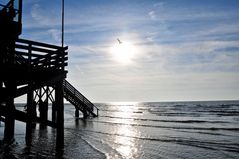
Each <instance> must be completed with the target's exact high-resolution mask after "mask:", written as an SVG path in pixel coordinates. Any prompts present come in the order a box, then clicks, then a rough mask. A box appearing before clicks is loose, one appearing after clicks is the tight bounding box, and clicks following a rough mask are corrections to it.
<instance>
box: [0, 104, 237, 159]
mask: <svg viewBox="0 0 239 159" xmlns="http://www.w3.org/2000/svg"><path fill="white" fill-rule="evenodd" d="M95 105H96V106H97V107H98V108H99V109H100V111H99V117H98V118H92V119H86V120H83V119H82V118H75V117H74V110H75V109H74V106H72V105H71V104H65V147H64V150H63V151H62V152H56V150H55V138H56V130H55V129H53V128H50V127H47V128H45V129H42V128H41V127H40V126H39V125H38V124H37V125H36V128H35V129H33V131H32V136H33V141H32V146H30V147H26V146H25V124H24V123H22V122H18V121H16V130H15V142H14V143H13V144H12V145H11V146H9V147H4V146H3V145H1V149H0V158H66V159H68V158H76V159H78V158H79V159H80V158H82V159H84V158H89V159H93V158H95V159H101V158H102V159H104V158H107V159H135V158H136V159H137V158H139V159H161V158H163V159H164V158H165V159H175V158H179V159H181V158H196V159H205V158H217V159H225V158H227V159H229V158H235V159H236V158H239V101H214V102H206V101H205V102H147V103H123V102H122V103H120V102H119V103H95ZM17 109H20V110H23V105H21V104H17ZM50 114H51V111H49V118H51V117H50ZM3 131H4V123H1V125H0V140H2V138H3Z"/></svg>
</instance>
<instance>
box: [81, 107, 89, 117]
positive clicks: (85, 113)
mask: <svg viewBox="0 0 239 159" xmlns="http://www.w3.org/2000/svg"><path fill="white" fill-rule="evenodd" d="M82 113H83V118H84V119H86V118H87V117H88V113H87V110H86V108H85V107H84V108H83V112H82Z"/></svg>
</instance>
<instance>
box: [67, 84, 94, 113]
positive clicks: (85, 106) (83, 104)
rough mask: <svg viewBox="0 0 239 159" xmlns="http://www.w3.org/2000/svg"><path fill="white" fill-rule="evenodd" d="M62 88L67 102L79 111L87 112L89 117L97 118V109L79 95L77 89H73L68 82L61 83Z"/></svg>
mask: <svg viewBox="0 0 239 159" xmlns="http://www.w3.org/2000/svg"><path fill="white" fill-rule="evenodd" d="M63 88H64V93H65V97H66V98H67V100H68V101H69V102H71V103H72V104H74V105H75V106H76V107H78V108H79V109H82V110H81V111H87V113H90V114H91V115H93V116H94V117H95V116H98V111H99V109H98V108H97V107H96V106H95V105H94V104H93V103H91V102H90V101H89V100H88V99H87V98H86V97H85V96H84V95H83V94H81V93H80V92H79V91H78V90H77V89H75V88H74V87H73V86H72V85H71V84H70V83H69V82H68V81H66V80H64V81H63Z"/></svg>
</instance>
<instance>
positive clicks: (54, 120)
mask: <svg viewBox="0 0 239 159" xmlns="http://www.w3.org/2000/svg"><path fill="white" fill-rule="evenodd" d="M51 111H52V112H51V114H52V115H51V117H52V121H53V122H56V102H55V101H54V102H52V110H51Z"/></svg>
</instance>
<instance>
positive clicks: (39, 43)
mask: <svg viewBox="0 0 239 159" xmlns="http://www.w3.org/2000/svg"><path fill="white" fill-rule="evenodd" d="M16 41H17V42H19V43H25V44H31V45H38V46H41V47H46V48H53V49H57V50H58V49H61V48H62V47H61V46H56V45H51V44H47V43H42V42H37V41H31V40H26V39H17V40H16ZM67 49H68V47H64V50H67Z"/></svg>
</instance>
